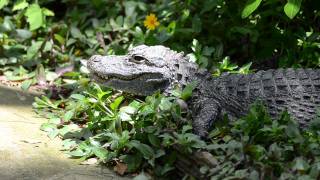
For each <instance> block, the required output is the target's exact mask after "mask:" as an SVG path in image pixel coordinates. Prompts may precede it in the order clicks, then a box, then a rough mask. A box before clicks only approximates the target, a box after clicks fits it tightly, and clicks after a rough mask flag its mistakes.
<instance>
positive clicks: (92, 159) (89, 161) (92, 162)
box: [80, 158, 98, 165]
mask: <svg viewBox="0 0 320 180" xmlns="http://www.w3.org/2000/svg"><path fill="white" fill-rule="evenodd" d="M97 162H98V159H97V158H90V159H87V160H85V161H83V162H81V163H80V164H81V165H93V164H97Z"/></svg>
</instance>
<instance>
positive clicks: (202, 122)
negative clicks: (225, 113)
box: [192, 99, 221, 138]
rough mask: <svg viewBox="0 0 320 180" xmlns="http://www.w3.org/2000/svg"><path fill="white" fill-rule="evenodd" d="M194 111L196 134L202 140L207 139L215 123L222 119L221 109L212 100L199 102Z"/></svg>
mask: <svg viewBox="0 0 320 180" xmlns="http://www.w3.org/2000/svg"><path fill="white" fill-rule="evenodd" d="M192 111H193V113H192V114H193V122H192V126H193V130H194V133H195V134H197V135H199V136H200V137H201V138H207V136H208V131H209V129H210V127H211V126H212V124H213V122H214V121H216V120H218V119H219V118H220V115H221V107H220V106H219V104H218V103H217V102H215V101H212V99H206V100H202V101H198V102H197V104H196V105H195V107H194V108H193V110H192Z"/></svg>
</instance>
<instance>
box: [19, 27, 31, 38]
mask: <svg viewBox="0 0 320 180" xmlns="http://www.w3.org/2000/svg"><path fill="white" fill-rule="evenodd" d="M16 33H17V35H16V36H17V38H19V39H22V40H26V39H29V38H31V37H32V32H30V31H29V30H26V29H16Z"/></svg>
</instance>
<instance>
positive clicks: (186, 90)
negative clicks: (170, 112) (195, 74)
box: [181, 81, 198, 100]
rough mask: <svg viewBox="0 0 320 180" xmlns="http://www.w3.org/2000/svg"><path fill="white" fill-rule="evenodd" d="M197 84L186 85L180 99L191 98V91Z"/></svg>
mask: <svg viewBox="0 0 320 180" xmlns="http://www.w3.org/2000/svg"><path fill="white" fill-rule="evenodd" d="M197 84H198V83H197V82H195V81H193V82H191V83H190V84H188V85H187V86H186V87H185V88H184V89H183V91H182V93H181V99H183V100H188V99H189V98H190V97H191V95H192V91H193V90H194V89H195V88H196V86H197Z"/></svg>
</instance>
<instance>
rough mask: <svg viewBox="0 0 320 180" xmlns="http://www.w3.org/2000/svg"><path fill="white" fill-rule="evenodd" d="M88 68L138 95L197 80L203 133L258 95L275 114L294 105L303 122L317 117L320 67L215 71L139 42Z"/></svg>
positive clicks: (196, 105) (194, 102) (194, 107)
mask: <svg viewBox="0 0 320 180" xmlns="http://www.w3.org/2000/svg"><path fill="white" fill-rule="evenodd" d="M88 68H89V70H90V71H91V73H92V76H93V78H94V79H95V80H97V81H98V82H100V83H102V84H104V85H106V86H110V87H113V88H115V89H119V90H122V91H127V92H130V93H133V94H137V95H150V94H152V93H154V92H155V91H157V90H161V91H164V92H170V90H172V89H173V88H174V87H175V86H179V87H181V88H183V87H184V86H186V85H187V84H188V83H190V82H193V81H196V82H197V87H196V89H195V90H194V91H193V95H192V98H191V100H190V101H188V102H187V103H188V106H189V107H190V109H191V111H192V114H193V128H194V131H195V133H197V134H198V135H200V136H201V137H206V136H207V133H208V130H209V129H210V127H211V126H212V124H213V123H214V122H215V121H217V120H219V119H221V117H222V115H224V114H227V115H228V116H229V117H230V118H231V119H235V118H237V117H240V116H243V115H244V114H246V113H247V112H248V109H249V105H250V104H252V103H254V102H255V101H257V100H261V101H262V102H263V103H264V104H265V105H266V106H267V108H268V110H269V112H270V115H271V116H272V117H276V116H277V115H279V113H281V112H282V111H283V110H288V112H289V114H291V115H292V116H293V117H295V118H296V119H297V121H298V122H299V123H300V125H301V126H302V127H305V126H306V125H307V124H308V122H309V121H310V120H311V119H312V118H314V117H315V115H316V110H317V107H318V106H319V104H320V70H316V69H296V70H294V69H276V70H273V69H272V70H268V71H258V72H257V73H253V74H249V75H241V74H223V75H222V76H220V77H212V75H211V74H210V73H209V72H207V71H206V70H203V69H198V68H197V66H196V65H195V64H194V63H191V62H188V60H187V58H186V57H185V56H184V55H183V54H182V53H177V52H175V51H172V50H170V49H169V48H166V47H164V46H145V45H141V46H137V47H135V48H133V49H132V50H130V51H129V53H128V55H126V56H93V57H91V58H90V60H89V61H88ZM106 77H107V78H106ZM110 77H112V78H110Z"/></svg>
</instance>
